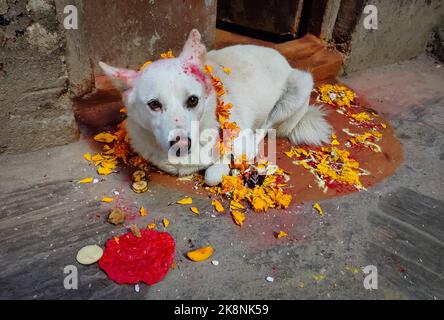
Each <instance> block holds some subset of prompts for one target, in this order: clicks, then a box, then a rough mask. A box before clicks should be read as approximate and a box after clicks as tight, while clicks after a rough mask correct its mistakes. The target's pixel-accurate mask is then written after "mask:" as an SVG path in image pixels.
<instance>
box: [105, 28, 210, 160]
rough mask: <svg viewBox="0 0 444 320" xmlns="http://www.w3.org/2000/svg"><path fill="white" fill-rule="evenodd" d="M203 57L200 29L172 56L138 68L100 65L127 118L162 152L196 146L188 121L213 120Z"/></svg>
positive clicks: (203, 47) (208, 83) (197, 142)
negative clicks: (116, 89) (117, 91)
mask: <svg viewBox="0 0 444 320" xmlns="http://www.w3.org/2000/svg"><path fill="white" fill-rule="evenodd" d="M205 56H206V48H205V46H204V45H203V44H202V43H201V36H200V33H199V32H198V31H197V30H192V31H191V33H190V35H189V37H188V40H187V41H186V43H185V46H184V48H183V51H182V53H181V54H180V56H179V57H177V58H174V59H163V60H158V61H156V62H154V63H152V64H151V65H149V66H148V67H146V68H145V69H143V70H142V71H134V70H128V69H118V68H114V67H111V66H109V65H107V64H105V63H103V62H100V66H101V68H102V69H103V71H104V72H105V74H106V75H107V76H108V77H110V78H111V79H112V80H113V82H114V83H115V84H116V85H117V87H119V88H120V89H121V90H122V91H123V100H124V102H125V105H126V107H127V109H128V117H129V118H131V119H132V120H133V121H135V122H137V123H138V124H139V125H140V126H141V127H143V128H144V129H146V130H148V131H150V132H151V133H152V134H153V136H154V137H155V139H156V142H157V144H158V145H159V146H160V147H161V148H162V149H164V151H168V150H169V149H170V148H171V147H172V146H175V147H176V148H177V147H180V148H181V150H182V151H183V149H186V150H187V151H188V152H189V151H191V149H192V148H193V144H199V141H193V137H192V136H191V127H192V124H193V123H200V122H201V120H203V119H206V118H210V119H212V118H214V110H215V109H214V108H215V93H214V90H213V88H212V86H211V81H210V79H209V77H207V76H206V75H205V74H204V72H203V71H202V70H203V69H204V62H205ZM210 112H211V114H210ZM200 130H202V129H200Z"/></svg>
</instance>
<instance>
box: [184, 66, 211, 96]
mask: <svg viewBox="0 0 444 320" xmlns="http://www.w3.org/2000/svg"><path fill="white" fill-rule="evenodd" d="M182 70H183V72H184V73H185V74H191V75H192V76H194V77H195V78H196V79H197V80H198V81H199V82H200V83H202V84H203V85H204V86H205V92H206V93H207V94H208V93H209V92H210V90H211V88H210V86H209V84H208V78H207V77H206V76H205V74H204V73H203V72H202V71H201V70H200V68H199V67H198V66H197V65H195V64H185V65H183V66H182Z"/></svg>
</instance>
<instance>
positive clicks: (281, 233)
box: [276, 230, 288, 239]
mask: <svg viewBox="0 0 444 320" xmlns="http://www.w3.org/2000/svg"><path fill="white" fill-rule="evenodd" d="M287 236H288V234H287V233H286V232H285V231H282V230H281V231H279V233H278V234H277V236H276V238H278V239H281V238H285V237H287Z"/></svg>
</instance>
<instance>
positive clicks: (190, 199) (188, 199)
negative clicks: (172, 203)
mask: <svg viewBox="0 0 444 320" xmlns="http://www.w3.org/2000/svg"><path fill="white" fill-rule="evenodd" d="M176 203H177V204H181V205H187V204H192V203H193V198H191V197H188V198H183V199H182V200H179V201H177V202H176Z"/></svg>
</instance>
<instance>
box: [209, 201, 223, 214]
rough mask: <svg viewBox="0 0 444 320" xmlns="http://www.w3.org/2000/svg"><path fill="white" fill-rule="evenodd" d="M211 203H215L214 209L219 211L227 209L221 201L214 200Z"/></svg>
mask: <svg viewBox="0 0 444 320" xmlns="http://www.w3.org/2000/svg"><path fill="white" fill-rule="evenodd" d="M211 204H212V205H213V207H214V209H215V210H216V211H217V212H224V211H225V209H224V207H223V206H222V204H221V203H220V202H219V201H217V200H213V202H212V203H211Z"/></svg>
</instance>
